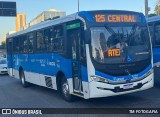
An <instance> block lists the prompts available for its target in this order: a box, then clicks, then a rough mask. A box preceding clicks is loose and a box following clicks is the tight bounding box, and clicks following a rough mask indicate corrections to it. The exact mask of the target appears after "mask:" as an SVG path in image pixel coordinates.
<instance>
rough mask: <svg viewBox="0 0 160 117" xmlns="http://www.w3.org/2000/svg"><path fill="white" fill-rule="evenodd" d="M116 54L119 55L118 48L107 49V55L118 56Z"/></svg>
mask: <svg viewBox="0 0 160 117" xmlns="http://www.w3.org/2000/svg"><path fill="white" fill-rule="evenodd" d="M118 56H120V49H119V48H116V49H110V50H108V57H118Z"/></svg>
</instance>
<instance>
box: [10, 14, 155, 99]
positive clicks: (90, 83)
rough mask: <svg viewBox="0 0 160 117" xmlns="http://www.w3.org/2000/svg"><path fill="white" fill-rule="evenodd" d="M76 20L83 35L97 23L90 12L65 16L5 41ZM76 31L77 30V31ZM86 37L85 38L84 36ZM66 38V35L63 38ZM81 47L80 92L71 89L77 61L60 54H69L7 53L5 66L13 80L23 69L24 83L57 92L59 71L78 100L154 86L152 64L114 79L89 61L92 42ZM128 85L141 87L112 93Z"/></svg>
mask: <svg viewBox="0 0 160 117" xmlns="http://www.w3.org/2000/svg"><path fill="white" fill-rule="evenodd" d="M109 12H110V11H108V13H109ZM114 12H115V11H112V13H114ZM121 13H124V14H125V13H132V14H136V12H126V11H125V12H122V11H121V12H119V14H121ZM81 15H84V17H82V16H81ZM139 15H140V16H142V14H141V13H139ZM85 17H86V18H85ZM76 18H77V19H78V20H81V21H82V22H83V26H82V27H83V31H84V32H85V31H86V33H88V32H87V31H88V30H89V31H90V29H89V28H90V27H91V26H92V25H94V24H96V23H95V21H94V19H93V17H92V16H91V15H90V14H89V13H87V12H80V13H79V14H78V13H76V14H73V15H70V16H67V17H66V19H65V17H63V18H60V19H56V20H53V21H47V22H42V23H40V24H37V25H35V26H33V27H31V28H29V29H27V30H24V31H21V32H18V33H16V34H12V35H9V36H8V37H7V38H8V39H10V38H12V37H14V36H18V35H22V34H27V33H29V32H31V31H35V32H36V31H37V30H40V29H44V28H47V27H51V26H53V25H56V26H57V25H58V24H61V25H63V26H66V25H67V24H68V23H69V24H70V23H71V22H74V20H75V19H76ZM141 20H142V23H145V19H144V17H142V19H141ZM62 23H63V24H62ZM105 24H106V23H102V24H98V23H97V24H96V25H95V26H99V27H100V26H103V27H104V25H105ZM114 24H115V23H114ZM128 24H129V23H128ZM117 25H118V24H117ZM74 26H76V25H75V24H73V25H70V27H69V28H72V27H74ZM121 26H122V24H121ZM82 27H81V28H82ZM87 28H88V29H87ZM132 28H134V27H132ZM72 30H74V29H72ZM75 30H77V28H76V29H75ZM64 32H65V36H66V35H67V34H66V33H68V32H69V31H68V32H67V31H66V30H65V31H64ZM36 33H37V32H36ZM86 35H90V33H89V34H86ZM43 36H44V35H43ZM85 38H87V36H86V37H85ZM88 38H90V37H88ZM65 39H67V36H66V37H65ZM28 40H29V39H28ZM88 40H89V39H88ZM68 44H70V43H68ZM65 46H66V45H65ZM71 46H72V45H71ZM81 46H82V45H81ZM84 46H85V49H84V51H85V52H86V53H85V54H86V60H85V62H86V65H85V64H84V63H83V62H81V61H80V60H77V61H78V62H79V63H80V71H78V72H77V74H78V73H79V72H80V75H79V76H78V77H81V81H82V88H81V89H82V90H81V91H79V92H76V91H75V89H74V85H75V84H74V80H73V79H74V78H73V62H76V60H74V59H73V58H71V57H70V58H69V57H65V56H63V54H68V53H65V52H64V53H60V52H59V53H58V52H39V51H36V52H35V53H29V52H28V53H25V54H21V53H19V54H17V53H14V54H8V55H7V58H8V61H9V62H8V67H9V71H10V75H11V76H13V77H15V78H19V72H20V69H21V68H22V69H23V70H24V74H25V78H26V81H28V82H30V83H33V84H37V85H40V86H44V87H47V88H51V89H55V90H57V74H58V73H59V72H62V73H63V74H64V75H65V77H66V79H67V81H68V84H69V92H70V93H71V94H73V95H77V93H78V96H80V95H81V97H83V98H85V99H89V98H95V97H107V96H113V95H121V94H126V93H131V92H136V91H141V90H145V89H148V88H151V87H153V72H152V67H153V65H152V62H151V63H150V65H149V66H148V67H147V68H146V69H145V70H143V71H140V72H139V73H137V74H134V75H130V74H127V75H125V76H116V77H115V76H111V75H109V74H107V73H103V72H102V71H98V70H96V67H95V66H94V65H93V61H92V60H91V59H92V58H91V55H92V54H91V51H90V46H91V43H89V41H87V42H86V43H85V44H84ZM67 47H68V46H67ZM67 51H69V50H67ZM72 54H73V53H72ZM150 72H151V73H150ZM148 73H150V74H149V75H148ZM93 76H98V77H101V78H103V79H106V80H108V81H109V80H111V81H119V80H125V81H127V79H130V80H132V79H136V78H137V79H139V80H136V81H134V82H125V83H123V84H109V83H102V82H98V81H94V80H93V78H92V77H93ZM143 76H144V77H145V78H143V79H141V77H143ZM130 84H132V87H138V86H139V84H141V85H142V86H141V87H138V88H135V89H132V88H130V87H129V89H127V90H124V91H122V92H118V91H117V92H114V89H116V88H117V87H119V88H121V89H123V88H124V86H125V85H130ZM79 94H80V95H79Z"/></svg>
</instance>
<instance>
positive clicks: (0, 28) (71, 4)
mask: <svg viewBox="0 0 160 117" xmlns="http://www.w3.org/2000/svg"><path fill="white" fill-rule="evenodd" d="M0 1H15V2H16V3H17V13H24V14H26V18H27V23H28V22H30V21H31V20H32V19H34V18H35V17H36V16H37V15H39V14H40V13H41V12H43V11H47V10H49V9H57V10H60V11H65V12H66V14H67V15H69V14H72V13H75V12H77V11H78V4H77V3H78V2H77V1H78V0H0ZM79 1H80V11H87V10H130V11H137V12H142V13H145V7H144V0H79ZM148 1H149V7H150V8H151V11H150V13H153V12H154V7H155V5H156V2H157V0H148ZM13 30H15V17H0V43H1V41H2V37H3V36H4V35H5V34H6V33H8V32H9V31H13Z"/></svg>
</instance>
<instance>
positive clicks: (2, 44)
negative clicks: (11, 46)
mask: <svg viewBox="0 0 160 117" xmlns="http://www.w3.org/2000/svg"><path fill="white" fill-rule="evenodd" d="M5 48H6V42H5V41H3V42H2V43H1V45H0V49H5Z"/></svg>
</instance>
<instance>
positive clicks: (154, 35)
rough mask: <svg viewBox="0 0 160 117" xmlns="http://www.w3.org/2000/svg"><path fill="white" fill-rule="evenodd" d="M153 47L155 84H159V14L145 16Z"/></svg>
mask: <svg viewBox="0 0 160 117" xmlns="http://www.w3.org/2000/svg"><path fill="white" fill-rule="evenodd" d="M147 22H148V26H149V30H150V34H151V40H152V48H153V63H154V71H155V84H157V85H160V77H159V76H160V16H154V17H150V18H147Z"/></svg>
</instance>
